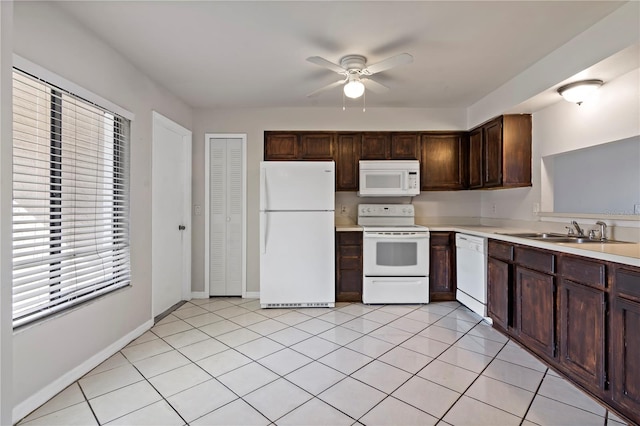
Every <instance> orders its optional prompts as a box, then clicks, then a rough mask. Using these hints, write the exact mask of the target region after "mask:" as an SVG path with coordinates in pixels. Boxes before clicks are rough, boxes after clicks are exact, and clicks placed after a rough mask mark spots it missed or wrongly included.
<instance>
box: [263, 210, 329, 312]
mask: <svg viewBox="0 0 640 426" xmlns="http://www.w3.org/2000/svg"><path fill="white" fill-rule="evenodd" d="M261 215H264V218H262V220H261V225H264V227H262V228H261V229H260V233H261V235H260V239H261V245H262V247H261V250H260V304H261V305H262V307H263V308H265V307H287V306H290V307H294V306H328V307H332V306H334V304H335V256H334V250H335V248H334V241H335V237H334V217H333V212H274V213H261Z"/></svg>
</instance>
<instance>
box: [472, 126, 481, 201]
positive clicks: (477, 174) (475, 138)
mask: <svg viewBox="0 0 640 426" xmlns="http://www.w3.org/2000/svg"><path fill="white" fill-rule="evenodd" d="M482 152H483V149H482V128H480V129H476V130H474V131H472V132H471V133H470V134H469V188H470V189H474V188H482V178H483V173H484V172H483V170H484V166H483V161H482Z"/></svg>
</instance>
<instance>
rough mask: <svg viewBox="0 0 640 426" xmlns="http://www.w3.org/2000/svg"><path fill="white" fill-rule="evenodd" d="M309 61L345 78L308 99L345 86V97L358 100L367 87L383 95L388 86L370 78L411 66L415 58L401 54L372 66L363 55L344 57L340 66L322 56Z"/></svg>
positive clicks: (314, 92)
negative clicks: (404, 66) (392, 69)
mask: <svg viewBox="0 0 640 426" xmlns="http://www.w3.org/2000/svg"><path fill="white" fill-rule="evenodd" d="M307 61H309V62H311V63H312V64H316V65H319V66H321V67H324V68H327V69H330V70H331V71H334V72H337V73H338V74H341V75H343V76H344V78H342V79H340V80H338V81H336V82H335V83H331V84H329V85H327V86H324V87H321V88H320V89H318V90H314V91H313V92H311V93H309V94H308V95H307V96H308V97H312V96H316V95H317V94H318V93H321V92H324V91H325V90H329V89H333V88H334V87H338V86H340V85H344V88H343V90H344V94H345V96H347V97H349V98H353V99H356V98H359V97H360V96H362V94H363V93H364V89H365V86H366V88H367V89H370V90H371V91H373V92H376V93H382V92H385V91H387V90H389V88H388V87H387V86H385V85H384V84H382V83H378V82H377V81H375V80H372V79H371V78H369V76H371V75H373V74H377V73H379V72H382V71H386V70H388V69H391V68H394V67H397V66H399V65H404V64H410V63H411V62H413V56H411V55H410V54H408V53H401V54H399V55H396V56H392V57H390V58H387V59H385V60H383V61H380V62H376V63H375V64H372V65H367V58H365V57H364V56H362V55H347V56H344V57H342V59H340V65H338V64H334V63H333V62H331V61H328V60H326V59H324V58H321V57H320V56H311V57H309V58H307Z"/></svg>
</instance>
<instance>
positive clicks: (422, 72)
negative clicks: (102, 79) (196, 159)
mask: <svg viewBox="0 0 640 426" xmlns="http://www.w3.org/2000/svg"><path fill="white" fill-rule="evenodd" d="M58 4H59V5H60V7H62V8H64V9H65V10H66V11H67V12H69V13H70V14H72V15H73V16H75V17H76V18H77V19H78V20H79V21H81V22H82V23H83V24H84V25H85V26H86V27H87V28H88V29H90V31H93V32H95V33H96V34H97V35H98V36H99V37H100V38H102V39H103V40H104V41H105V42H106V43H108V44H109V45H110V46H111V47H113V48H114V49H115V50H117V51H119V52H120V53H121V54H123V55H124V56H125V57H127V58H128V59H129V60H130V61H131V62H132V63H133V64H134V65H135V66H136V67H137V68H138V69H140V70H141V71H142V72H144V73H145V74H146V75H148V76H149V77H150V78H151V79H152V80H154V81H155V82H157V83H159V84H161V85H162V86H164V87H166V88H167V89H168V90H170V91H171V92H172V93H173V94H175V95H176V96H178V97H179V98H181V99H182V100H183V101H184V102H186V103H187V104H189V105H190V106H192V107H194V108H220V107H304V106H331V107H334V106H336V105H341V103H342V92H341V90H340V89H338V88H335V89H332V90H331V91H328V92H324V93H322V94H321V95H319V96H317V97H315V98H308V97H307V96H306V94H307V93H310V92H312V91H314V90H315V89H317V88H319V87H322V86H324V85H326V84H329V83H332V82H334V81H336V80H337V79H338V78H339V76H338V75H337V74H335V73H333V72H331V71H329V70H326V69H323V68H320V67H318V66H316V65H314V64H311V63H309V62H307V61H306V58H307V57H309V56H322V57H324V58H326V59H328V60H330V61H332V62H338V61H339V60H340V58H341V57H342V56H344V55H347V54H361V55H364V56H366V57H367V59H368V63H374V62H378V61H380V60H383V59H385V58H387V57H389V56H393V55H396V54H398V53H402V52H407V53H410V54H412V55H413V56H414V62H413V63H412V64H409V65H404V66H401V67H398V68H394V69H392V70H389V71H386V72H383V73H380V74H377V75H376V76H375V77H376V78H377V80H378V81H380V82H381V83H384V84H385V85H387V86H389V87H390V88H391V90H390V91H388V92H387V93H385V94H375V93H370V92H367V96H366V102H367V106H369V107H425V108H426V107H433V108H449V107H450V108H466V107H468V106H470V105H472V104H474V103H475V102H476V101H478V100H479V99H481V98H483V97H484V96H486V95H487V94H489V93H491V92H492V91H493V90H495V89H496V88H498V87H500V86H501V85H502V84H504V83H505V82H507V81H508V80H510V79H511V78H513V77H514V76H516V75H518V74H519V73H520V72H522V71H523V70H525V69H526V68H528V67H529V66H531V65H532V64H534V63H535V62H537V61H538V60H540V59H541V58H543V57H544V56H545V55H547V54H548V53H550V52H552V51H553V50H555V49H557V48H558V47H560V46H561V45H563V44H564V43H566V42H567V41H569V40H570V39H571V38H573V37H574V36H576V35H577V34H579V33H581V32H583V31H584V30H586V29H587V28H589V27H590V26H591V25H593V24H594V23H595V22H597V21H599V20H601V19H602V18H603V17H604V16H606V15H608V14H609V13H611V12H612V11H614V10H615V9H617V8H618V7H620V6H621V5H622V4H624V2H618V1H495V2H494V1H490V2H487V1H469V2H468V1H411V2H399V1H372V2H368V1H347V2H334V1H318V2H309V1H284V2H274V1H255V2H245V1H226V2H225V1H63V2H58ZM351 102H356V103H360V102H361V100H358V101H351Z"/></svg>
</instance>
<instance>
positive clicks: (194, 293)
mask: <svg viewBox="0 0 640 426" xmlns="http://www.w3.org/2000/svg"><path fill="white" fill-rule="evenodd" d="M191 298H192V299H208V298H209V294H207V293H205V292H204V291H192V292H191Z"/></svg>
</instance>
